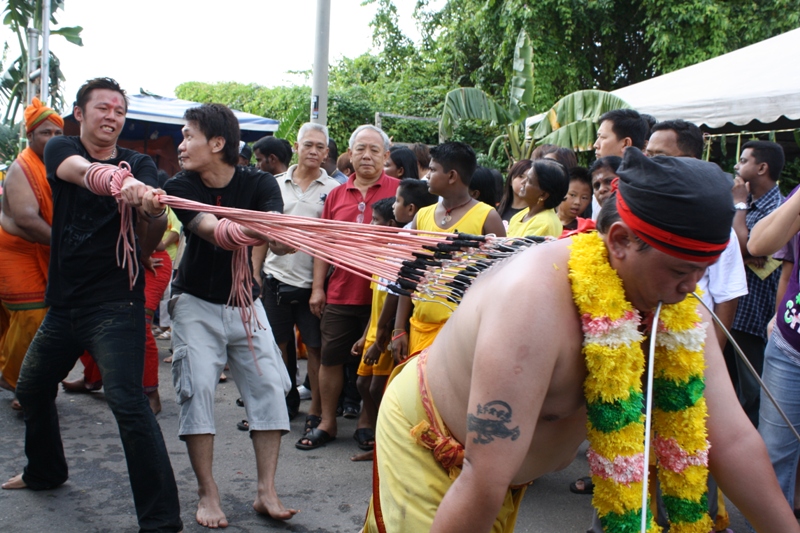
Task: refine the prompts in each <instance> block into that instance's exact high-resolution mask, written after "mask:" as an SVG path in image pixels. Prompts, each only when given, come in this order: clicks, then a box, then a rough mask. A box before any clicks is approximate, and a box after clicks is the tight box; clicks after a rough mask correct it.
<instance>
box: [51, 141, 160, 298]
mask: <svg viewBox="0 0 800 533" xmlns="http://www.w3.org/2000/svg"><path fill="white" fill-rule="evenodd" d="M74 155H78V156H81V157H83V158H84V159H86V160H88V161H90V162H92V163H94V162H100V163H108V164H111V165H118V164H119V163H120V162H122V161H127V162H128V164H130V166H131V172H132V173H133V176H134V177H135V178H136V179H138V180H139V181H142V182H144V183H145V184H147V185H152V186H154V187H155V186H157V180H156V177H157V172H158V171H157V169H156V165H155V163H153V160H152V159H151V158H150V156H147V155H143V154H140V153H138V152H134V151H133V150H128V149H127V148H121V147H118V149H117V157H116V158H114V159H110V160H107V161H98V160H96V159H94V158H92V157H91V156H90V155H89V152H88V151H87V150H86V148H85V147H84V146H83V144H82V143H81V140H80V138H79V137H66V136H62V137H53V138H52V139H50V141H49V142H48V143H47V145H46V146H45V149H44V164H45V167H46V169H47V180H48V181H49V182H50V187H51V188H52V190H53V227H52V238H51V245H50V269H49V274H48V280H47V292H46V293H45V301H46V302H47V304H48V305H51V306H56V307H84V306H89V305H95V304H98V303H102V302H112V301H115V300H132V299H133V300H140V301H144V273H143V270H142V266H141V264H140V265H139V276H138V277H137V279H136V283H135V284H134V287H133V290H131V289H130V281H129V279H128V269H127V267H126V268H124V269H123V268H122V267H120V266H118V265H117V240H118V238H119V229H120V214H119V209H118V207H117V201H116V200H115V199H114V198H112V197H110V196H97V195H96V194H94V193H93V192H91V191H89V190H88V189H84V188H83V187H80V186H78V185H75V184H72V183H69V182H66V181H64V180H62V179H60V178H59V177H58V175H57V174H56V171H57V170H58V167H59V166H60V165H61V163H63V162H64V160H65V159H67V158H68V157H71V156H74ZM127 209H131V210H132V211H133V221H134V223H135V221H136V210H135V209H134V208H132V207H127ZM119 248H120V254H121V249H122V246H121V243H120V246H119ZM136 252H137V253H136V260H137V261H138V260H139V248H138V243H137V245H136ZM120 257H122V255H120Z"/></svg>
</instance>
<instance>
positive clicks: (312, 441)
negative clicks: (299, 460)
mask: <svg viewBox="0 0 800 533" xmlns="http://www.w3.org/2000/svg"><path fill="white" fill-rule="evenodd" d="M304 440H307V441H308V444H304V443H303V441H304ZM334 440H336V437H333V436H331V434H330V433H328V432H327V431H324V430H322V429H319V428H314V429H312V430H311V431H309V432H308V433H307V434H305V435H304V436H302V437H300V440H298V441H297V443H295V445H294V447H295V448H297V449H298V450H314V449H316V448H319V447H320V446H325V445H326V444H328V443H329V442H331V441H334Z"/></svg>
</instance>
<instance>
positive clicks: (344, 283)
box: [296, 124, 400, 450]
mask: <svg viewBox="0 0 800 533" xmlns="http://www.w3.org/2000/svg"><path fill="white" fill-rule="evenodd" d="M390 144H391V143H390V141H389V137H387V136H386V134H385V133H384V132H383V131H382V130H381V129H380V128H377V127H375V126H371V125H368V124H367V125H363V126H359V127H358V128H356V130H355V131H354V132H353V135H351V136H350V148H349V150H348V153H349V154H350V159H351V162H352V164H353V167H354V168H355V174H353V175H352V176H350V178H348V180H347V183H345V184H343V185H341V186H339V187H336V188H335V189H333V190H332V191H331V192H330V193H329V194H328V197H327V198H326V200H325V207H324V208H323V210H322V217H321V218H323V219H328V220H343V221H346V222H357V223H361V224H369V223H370V221H371V220H372V215H371V214H372V211H371V209H372V204H374V203H375V202H377V201H378V200H382V199H383V198H390V197H393V196H394V195H395V192H396V190H397V185H398V184H399V183H400V181H399V180H397V179H395V178H392V177H390V176H387V175H386V174H385V173H384V172H383V163H384V161H385V160H386V158H387V157H389V146H390ZM329 268H330V265H329V264H328V263H326V262H325V261H321V260H319V259H314V281H313V285H312V288H311V299H310V300H309V306H310V308H311V312H312V313H314V314H315V315H317V316H319V317H320V318H321V321H322V322H321V326H320V327H321V330H322V352H321V365H320V369H319V388H320V397H321V400H322V420H321V421H320V422H319V425H318V426H317V427H308V426H307V427H306V430H307V432H306V434H305V436H303V437H302V438H301V439H300V440H299V441H298V442H297V444H296V446H297V448H299V449H301V450H313V449H315V448H318V447H320V446H323V445H325V444H326V443H328V442H329V441H331V440H333V439H335V438H336V432H337V428H336V405H337V402H338V400H339V395H340V394H341V392H342V387H343V385H344V378H343V370H344V366H345V365H346V364H356V365H357V364H358V359H356V358H354V357H353V356H352V355H351V354H350V350H351V348H352V347H353V344H355V342H356V341H357V340H358V339H359V337H360V336H361V334H362V333H363V332H364V329H365V328H366V326H367V322H368V321H369V316H370V304H371V302H372V292H371V290H370V288H369V281H367V280H366V279H364V278H361V277H359V276H356V275H355V274H351V273H349V272H346V271H344V270H342V269H334V271H333V273H332V274H331V275H330V277H329V279H328V286H327V290H326V289H325V278H326V276H327V274H328V270H329ZM366 424H367V422H366V420H360V421H359V429H361V428H362V426H363V427H366Z"/></svg>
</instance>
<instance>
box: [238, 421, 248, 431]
mask: <svg viewBox="0 0 800 533" xmlns="http://www.w3.org/2000/svg"><path fill="white" fill-rule="evenodd" d="M236 427H237V428H239V429H241V430H242V431H250V423H249V422H247V420H242V421H241V422H239V423H237V424H236Z"/></svg>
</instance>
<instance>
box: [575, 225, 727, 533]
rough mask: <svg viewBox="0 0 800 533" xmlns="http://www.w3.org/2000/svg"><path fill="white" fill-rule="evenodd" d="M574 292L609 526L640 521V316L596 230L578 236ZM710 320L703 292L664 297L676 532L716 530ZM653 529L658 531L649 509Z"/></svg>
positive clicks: (656, 416)
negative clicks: (706, 393)
mask: <svg viewBox="0 0 800 533" xmlns="http://www.w3.org/2000/svg"><path fill="white" fill-rule="evenodd" d="M569 278H570V281H571V283H572V294H573V298H574V300H575V304H576V305H577V307H578V310H579V311H580V314H581V322H582V326H583V331H584V345H583V353H584V356H585V359H586V367H587V370H588V376H587V378H586V381H585V382H584V391H585V394H586V401H587V411H588V422H587V434H588V438H589V443H590V448H589V451H588V452H587V455H588V457H589V464H590V467H591V469H592V481H593V482H594V485H595V489H594V499H593V501H592V503H593V505H594V506H595V508H596V509H597V511H598V515H599V516H600V521H601V522H602V524H603V528H604V530H605V531H606V533H634V532H638V531H640V524H641V511H642V509H641V507H642V482H643V475H644V468H645V465H644V415H643V414H642V407H643V392H642V375H643V373H644V369H645V356H644V353H643V351H642V348H641V343H642V341H643V340H644V338H643V337H642V335H641V333H639V326H640V324H641V318H640V315H639V313H638V311H637V310H635V309H634V308H633V306H632V305H631V304H630V303H629V302H628V301H627V300H626V299H625V292H624V289H623V286H622V280H621V279H620V278H619V276H618V275H617V273H616V271H615V270H614V269H613V268H611V265H610V264H609V262H608V251H607V249H606V247H605V243H604V242H603V240H602V239H601V238H600V236H599V235H598V234H596V233H590V234H582V235H578V236H576V237H574V238H573V244H572V253H571V255H570V259H569ZM704 339H705V330H704V328H703V325H702V324H701V319H700V316H699V314H698V313H697V306H696V302H694V301H691V300H689V299H687V300H684V301H683V302H681V303H678V304H675V305H668V306H663V308H662V311H661V316H660V323H659V328H658V334H657V335H656V355H655V364H654V386H653V393H654V394H653V398H654V409H653V433H654V435H655V438H654V439H653V443H652V444H653V449H654V452H655V456H656V457H657V460H658V478H659V480H660V482H661V490H662V496H663V500H664V504H665V507H666V509H667V513H668V515H669V520H670V531H671V533H708V532H709V531H710V530H711V528H712V523H711V519H710V518H709V516H708V513H707V509H708V499H707V495H706V482H707V477H708V441H707V439H706V436H707V432H706V426H705V419H706V416H707V411H706V403H705V399H704V398H703V388H704V383H705V382H704V377H703V376H704V368H705V366H704V357H703V342H704ZM647 514H648V524H649V525H648V532H659V531H661V528H660V527H659V526H658V525H657V524H656V523H655V520H654V519H653V517H652V515H651V513H650V510H649V509H648V510H647Z"/></svg>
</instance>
